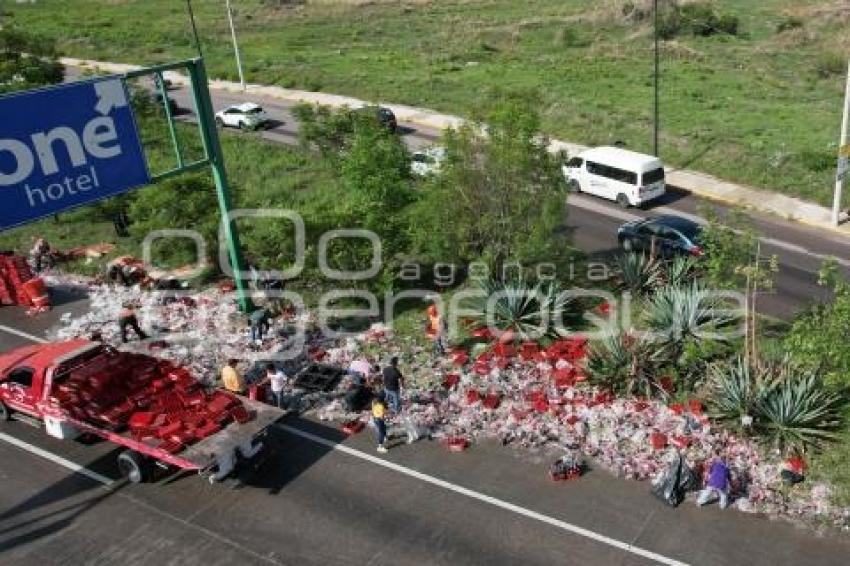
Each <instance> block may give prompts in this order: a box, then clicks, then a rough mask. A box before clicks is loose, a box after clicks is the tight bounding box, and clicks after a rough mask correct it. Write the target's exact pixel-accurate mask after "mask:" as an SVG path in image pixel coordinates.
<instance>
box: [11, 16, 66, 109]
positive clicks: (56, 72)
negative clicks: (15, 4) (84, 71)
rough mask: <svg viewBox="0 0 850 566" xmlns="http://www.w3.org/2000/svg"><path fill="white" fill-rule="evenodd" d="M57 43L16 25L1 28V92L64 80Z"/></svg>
mask: <svg viewBox="0 0 850 566" xmlns="http://www.w3.org/2000/svg"><path fill="white" fill-rule="evenodd" d="M63 77H64V69H63V67H62V64H61V63H59V62H58V61H57V53H56V46H55V44H54V42H52V41H49V40H47V39H45V38H43V37H38V36H35V35H33V34H31V33H28V32H24V31H21V30H19V29H17V28H15V27H0V93H3V92H13V91H17V90H27V89H30V88H35V87H38V86H43V85H49V84H55V83H61V82H62V79H63Z"/></svg>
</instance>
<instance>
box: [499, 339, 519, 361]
mask: <svg viewBox="0 0 850 566" xmlns="http://www.w3.org/2000/svg"><path fill="white" fill-rule="evenodd" d="M493 355H495V356H497V357H499V358H512V357H514V356H516V348H514V347H513V346H511V345H510V344H503V343H502V342H499V343H498V344H496V345H495V346H493Z"/></svg>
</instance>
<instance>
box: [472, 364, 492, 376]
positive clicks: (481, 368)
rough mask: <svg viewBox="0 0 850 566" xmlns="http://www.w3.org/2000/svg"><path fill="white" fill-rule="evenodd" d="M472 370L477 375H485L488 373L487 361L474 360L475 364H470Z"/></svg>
mask: <svg viewBox="0 0 850 566" xmlns="http://www.w3.org/2000/svg"><path fill="white" fill-rule="evenodd" d="M472 371H474V372H475V373H477V374H478V375H487V374H488V373H490V364H488V363H487V362H475V365H473V366H472Z"/></svg>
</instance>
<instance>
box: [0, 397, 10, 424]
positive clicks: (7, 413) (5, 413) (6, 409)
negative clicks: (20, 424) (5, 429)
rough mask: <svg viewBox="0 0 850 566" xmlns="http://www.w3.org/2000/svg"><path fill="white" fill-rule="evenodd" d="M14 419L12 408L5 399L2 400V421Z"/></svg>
mask: <svg viewBox="0 0 850 566" xmlns="http://www.w3.org/2000/svg"><path fill="white" fill-rule="evenodd" d="M11 419H12V410H11V409H10V408H9V407H7V406H6V405H5V404H4V403H3V401H0V422H5V421H8V420H11Z"/></svg>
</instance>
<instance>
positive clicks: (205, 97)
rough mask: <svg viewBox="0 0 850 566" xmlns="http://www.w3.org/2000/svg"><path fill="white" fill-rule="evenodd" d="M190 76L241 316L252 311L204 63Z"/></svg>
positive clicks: (195, 65)
mask: <svg viewBox="0 0 850 566" xmlns="http://www.w3.org/2000/svg"><path fill="white" fill-rule="evenodd" d="M189 76H190V77H191V79H192V95H193V97H194V99H195V111H196V112H197V115H198V126H199V127H200V130H201V140H203V143H204V150H205V151H206V154H207V158H208V159H209V162H210V167H211V168H212V173H213V180H214V182H215V188H216V193H217V195H218V206H219V208H220V209H221V221H222V225H223V226H224V236H225V240H226V243H227V252H228V255H229V257H230V265H231V266H233V272H234V277H233V279H234V280H235V282H236V292H237V294H238V295H237V296H238V300H239V308H240V309H241V310H242V312H245V313H247V312H250V311H251V309H252V308H253V304H252V303H251V298H250V297H249V296H248V289H247V286H246V285H245V279H244V278H243V261H242V246H241V244H240V242H239V232H238V231H237V229H236V223H235V222H234V221H233V220H232V219H231V218H230V209H231V204H230V191H229V187H228V184H227V171H226V170H225V167H224V156H223V155H222V152H221V145H220V144H219V141H218V132H217V131H216V127H215V113H214V112H213V107H212V100H211V99H210V91H209V88H208V86H207V73H206V70H205V68H204V61H203V59H200V58H198V59H192V60H191V61H190V62H189Z"/></svg>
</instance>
